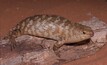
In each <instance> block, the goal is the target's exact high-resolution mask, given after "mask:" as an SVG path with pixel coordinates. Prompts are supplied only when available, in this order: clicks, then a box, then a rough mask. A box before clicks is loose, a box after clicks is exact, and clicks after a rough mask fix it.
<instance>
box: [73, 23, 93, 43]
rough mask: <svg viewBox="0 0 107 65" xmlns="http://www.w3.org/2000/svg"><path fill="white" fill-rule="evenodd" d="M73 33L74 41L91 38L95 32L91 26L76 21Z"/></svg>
mask: <svg viewBox="0 0 107 65" xmlns="http://www.w3.org/2000/svg"><path fill="white" fill-rule="evenodd" d="M72 33H73V35H72V37H71V39H73V40H72V43H75V42H80V41H83V40H87V39H90V38H91V37H92V36H93V35H94V32H93V30H92V29H91V27H88V26H85V25H82V24H78V23H75V26H74V28H73V31H72Z"/></svg>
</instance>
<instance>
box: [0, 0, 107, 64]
mask: <svg viewBox="0 0 107 65" xmlns="http://www.w3.org/2000/svg"><path fill="white" fill-rule="evenodd" d="M35 14H56V15H60V16H64V17H66V18H68V19H70V20H72V21H76V22H79V21H83V20H88V19H89V18H91V17H92V16H95V17H97V18H99V19H101V20H103V21H104V22H106V21H107V18H106V17H107V0H81V1H80V0H17V1H16V0H8V1H7V0H0V37H3V36H4V35H5V34H6V33H7V32H8V31H9V29H11V28H12V27H13V26H14V25H16V24H17V23H18V22H20V21H21V20H22V19H24V18H26V17H28V16H31V15H35ZM106 61H107V45H105V46H104V47H103V48H102V49H101V50H100V51H99V52H97V53H96V54H94V55H92V56H89V57H86V58H82V59H79V60H76V61H73V62H69V63H67V64H65V65H106V64H107V62H106Z"/></svg>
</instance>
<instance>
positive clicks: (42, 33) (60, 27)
mask: <svg viewBox="0 0 107 65" xmlns="http://www.w3.org/2000/svg"><path fill="white" fill-rule="evenodd" d="M21 35H31V36H35V37H40V38H44V39H52V40H55V41H57V43H56V44H54V45H53V50H57V49H58V48H60V47H61V46H63V45H64V44H67V43H71V44H72V43H76V42H80V41H83V40H87V39H90V38H91V37H92V36H93V35H94V33H93V30H92V29H91V27H88V26H85V25H82V24H79V23H76V22H72V21H70V20H68V19H67V18H64V17H61V16H58V15H46V14H40V15H34V16H30V17H27V18H25V19H23V20H22V21H20V22H19V23H18V24H17V25H16V26H15V27H13V28H12V30H11V31H10V32H9V33H8V35H7V36H6V37H4V38H8V39H9V40H10V42H11V47H15V38H17V37H19V36H21Z"/></svg>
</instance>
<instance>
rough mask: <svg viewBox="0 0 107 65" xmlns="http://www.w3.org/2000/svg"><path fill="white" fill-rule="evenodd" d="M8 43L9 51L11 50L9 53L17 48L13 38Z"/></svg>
mask: <svg viewBox="0 0 107 65" xmlns="http://www.w3.org/2000/svg"><path fill="white" fill-rule="evenodd" d="M9 43H10V49H11V51H13V50H14V49H15V48H16V47H17V44H16V41H15V38H11V39H10V41H9Z"/></svg>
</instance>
